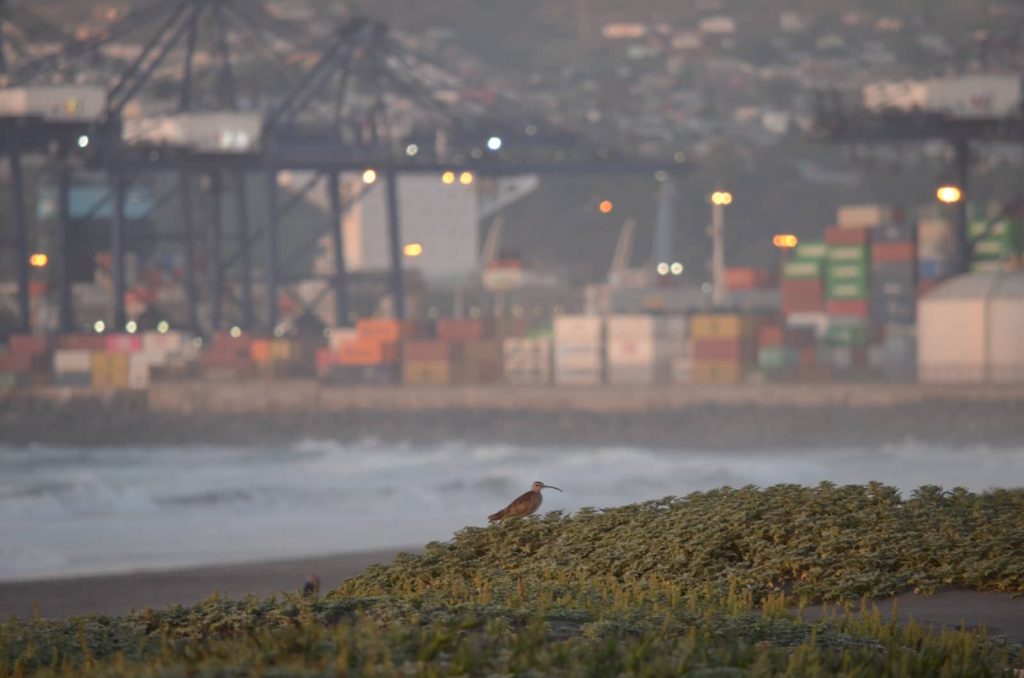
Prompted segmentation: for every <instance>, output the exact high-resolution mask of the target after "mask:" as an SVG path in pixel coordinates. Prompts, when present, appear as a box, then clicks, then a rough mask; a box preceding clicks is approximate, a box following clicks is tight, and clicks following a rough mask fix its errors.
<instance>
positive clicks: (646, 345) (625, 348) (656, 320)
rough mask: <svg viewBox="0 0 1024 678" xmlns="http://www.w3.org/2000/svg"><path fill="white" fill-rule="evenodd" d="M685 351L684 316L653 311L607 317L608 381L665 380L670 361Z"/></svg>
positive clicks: (627, 382) (628, 382) (670, 365)
mask: <svg viewBox="0 0 1024 678" xmlns="http://www.w3.org/2000/svg"><path fill="white" fill-rule="evenodd" d="M685 355H686V319H685V318H683V317H681V316H679V317H671V316H654V315H613V316H609V317H608V344H607V358H608V383H609V384H636V385H649V384H667V383H669V381H670V380H671V377H672V363H673V361H674V360H675V359H677V358H683V357H685Z"/></svg>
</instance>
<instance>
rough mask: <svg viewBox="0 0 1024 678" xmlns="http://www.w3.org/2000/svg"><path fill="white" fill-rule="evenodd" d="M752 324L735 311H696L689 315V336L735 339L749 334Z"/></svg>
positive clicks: (694, 337) (693, 337)
mask: <svg viewBox="0 0 1024 678" xmlns="http://www.w3.org/2000/svg"><path fill="white" fill-rule="evenodd" d="M752 329H753V324H752V323H751V321H750V319H749V318H746V317H744V316H741V315H738V314H735V313H696V314H694V315H692V316H691V317H690V338H691V339H694V340H697V339H737V338H740V337H747V336H750V335H751V333H752Z"/></svg>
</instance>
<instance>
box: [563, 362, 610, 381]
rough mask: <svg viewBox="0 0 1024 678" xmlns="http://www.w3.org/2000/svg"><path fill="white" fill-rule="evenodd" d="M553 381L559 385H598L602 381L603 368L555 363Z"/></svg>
mask: <svg viewBox="0 0 1024 678" xmlns="http://www.w3.org/2000/svg"><path fill="white" fill-rule="evenodd" d="M554 381H555V384H558V385H559V386H599V385H601V384H602V383H603V382H604V370H603V369H598V368H587V367H568V366H562V365H558V364H556V366H555V377H554Z"/></svg>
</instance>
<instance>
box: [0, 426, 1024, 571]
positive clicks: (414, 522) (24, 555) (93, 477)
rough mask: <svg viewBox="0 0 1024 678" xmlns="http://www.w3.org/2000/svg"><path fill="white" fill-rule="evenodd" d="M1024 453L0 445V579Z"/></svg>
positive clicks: (950, 470) (990, 468) (445, 528)
mask: <svg viewBox="0 0 1024 678" xmlns="http://www.w3.org/2000/svg"><path fill="white" fill-rule="evenodd" d="M1020 478H1024V448H1022V449H1017V450H992V449H988V448H985V447H975V448H968V449H962V448H946V447H941V446H932V445H921V444H915V443H905V444H900V445H893V446H890V447H886V448H882V449H877V448H875V449H833V450H821V451H807V450H800V451H785V450H777V451H770V452H769V451H758V452H751V453H739V452H734V453H724V452H709V451H700V450H676V451H656V450H647V449H638V448H629V447H607V448H602V449H582V448H525V447H524V448H520V447H517V446H514V445H506V444H502V445H498V444H495V445H487V446H473V445H469V444H466V443H456V442H452V443H447V444H441V445H434V446H427V447H414V446H409V445H390V444H385V443H380V442H376V441H372V440H368V441H363V442H360V443H353V444H339V443H334V442H322V441H303V442H300V443H297V444H295V445H291V446H286V447H208V446H206V447H203V446H193V447H155V448H101V449H86V448H52V447H36V448H29V449H12V448H3V447H0V580H8V581H10V580H23V579H35V578H44V577H55V576H71V575H81V574H93V573H105V572H118V571H130V570H140V569H159V568H168V567H178V566H190V565H199V564H215V563H230V562H241V561H247V560H257V559H267V558H284V557H301V556H309V555H320V554H327V553H336V552H345V551H358V550H364V549H373V548H386V547H396V546H407V545H419V544H422V543H425V542H427V541H431V540H438V539H440V540H443V539H447V538H449V537H450V536H451V535H452V533H453V532H454V531H455V530H458V529H459V528H461V527H463V526H465V525H483V524H486V520H485V516H486V515H487V514H488V513H490V512H492V511H494V510H495V509H497V508H500V507H501V506H502V505H504V503H506V502H507V501H508V500H510V499H511V498H513V497H514V496H516V495H517V494H518V493H519V492H521V491H523V490H525V489H526V488H527V487H528V486H529V483H530V482H531V481H533V480H543V481H545V482H548V483H551V484H553V485H558V486H559V487H561V488H563V489H564V490H565V493H564V494H559V493H558V492H547V493H545V503H544V509H545V510H556V509H560V510H565V511H573V510H576V509H579V508H581V507H583V506H598V507H603V506H615V505H619V504H623V503H628V502H632V501H639V500H643V499H652V498H659V497H663V496H666V495H684V494H687V493H689V492H692V491H696V490H706V489H710V488H713V487H719V486H721V485H731V486H734V487H739V486H743V485H748V484H755V485H761V486H765V485H772V484H775V483H802V484H814V483H818V482H820V481H822V480H830V481H833V482H837V483H859V482H867V481H870V480H880V481H883V482H886V483H889V484H892V485H895V486H897V487H899V488H900V489H902V490H905V491H907V490H911V489H913V488H915V487H918V486H920V485H926V484H934V485H942V486H945V487H953V486H958V485H959V486H964V487H967V488H969V489H973V490H984V489H987V488H990V487H998V486H1006V485H1007V484H1013V485H1017V484H1020V481H1019V480H1018V479H1020Z"/></svg>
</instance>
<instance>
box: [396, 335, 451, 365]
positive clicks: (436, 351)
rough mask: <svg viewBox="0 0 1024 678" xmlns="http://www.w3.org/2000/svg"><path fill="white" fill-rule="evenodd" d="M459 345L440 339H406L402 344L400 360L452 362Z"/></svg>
mask: <svg viewBox="0 0 1024 678" xmlns="http://www.w3.org/2000/svg"><path fill="white" fill-rule="evenodd" d="M458 351H459V345H458V344H452V343H449V342H446V341H440V340H418V341H406V342H404V343H403V344H402V360H405V361H420V362H452V361H453V360H455V359H456V358H457V357H458Z"/></svg>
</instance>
